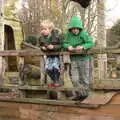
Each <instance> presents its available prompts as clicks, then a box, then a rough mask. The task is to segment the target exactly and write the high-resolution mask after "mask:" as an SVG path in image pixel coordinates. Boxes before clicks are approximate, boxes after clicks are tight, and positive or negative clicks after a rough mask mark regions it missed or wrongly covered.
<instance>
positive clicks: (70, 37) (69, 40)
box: [63, 16, 94, 60]
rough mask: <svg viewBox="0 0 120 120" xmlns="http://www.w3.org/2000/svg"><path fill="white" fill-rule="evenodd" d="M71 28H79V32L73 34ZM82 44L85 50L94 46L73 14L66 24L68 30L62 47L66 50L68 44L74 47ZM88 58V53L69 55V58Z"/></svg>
mask: <svg viewBox="0 0 120 120" xmlns="http://www.w3.org/2000/svg"><path fill="white" fill-rule="evenodd" d="M72 28H79V29H80V32H79V34H78V35H74V34H73V33H71V32H70V29H72ZM78 45H80V46H82V47H83V48H84V49H85V50H87V49H89V48H91V47H93V46H94V42H93V40H92V38H91V37H90V36H89V35H88V34H87V33H86V32H85V31H83V27H82V22H81V20H80V19H79V18H78V17H77V16H73V17H72V18H71V20H70V22H69V24H68V32H67V33H66V34H65V37H64V41H63V47H64V48H65V49H66V50H67V48H68V47H69V46H72V47H74V48H75V47H76V46H78ZM88 58H90V55H88V54H84V55H71V60H84V59H88Z"/></svg>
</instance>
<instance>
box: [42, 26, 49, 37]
mask: <svg viewBox="0 0 120 120" xmlns="http://www.w3.org/2000/svg"><path fill="white" fill-rule="evenodd" d="M50 33H51V29H50V28H49V27H43V28H42V31H41V34H42V35H45V36H47V35H49V34H50Z"/></svg>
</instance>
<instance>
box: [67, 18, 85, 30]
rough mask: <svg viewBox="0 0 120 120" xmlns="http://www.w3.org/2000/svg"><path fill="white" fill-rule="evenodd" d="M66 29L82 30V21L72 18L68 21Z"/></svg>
mask: <svg viewBox="0 0 120 120" xmlns="http://www.w3.org/2000/svg"><path fill="white" fill-rule="evenodd" d="M67 28H68V29H71V28H80V29H83V26H82V21H81V19H80V18H79V17H77V16H73V17H72V18H71V19H70V22H69V24H68V27H67Z"/></svg>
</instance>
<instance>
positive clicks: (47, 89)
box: [19, 85, 87, 91]
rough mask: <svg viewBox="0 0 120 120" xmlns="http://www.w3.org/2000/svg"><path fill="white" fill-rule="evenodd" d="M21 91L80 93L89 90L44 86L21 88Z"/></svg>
mask: <svg viewBox="0 0 120 120" xmlns="http://www.w3.org/2000/svg"><path fill="white" fill-rule="evenodd" d="M19 89H20V90H45V91H80V90H83V89H84V90H87V88H69V87H67V88H65V87H57V88H55V87H44V86H43V87H42V86H27V85H26V86H20V87H19Z"/></svg>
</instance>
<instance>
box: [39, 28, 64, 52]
mask: <svg viewBox="0 0 120 120" xmlns="http://www.w3.org/2000/svg"><path fill="white" fill-rule="evenodd" d="M61 42H62V41H61V35H60V33H59V31H58V30H57V29H54V30H52V32H51V35H49V36H43V35H42V36H40V37H39V44H38V46H40V47H41V46H47V45H49V44H52V45H54V49H53V50H49V51H59V50H60V49H61V47H62V45H61Z"/></svg>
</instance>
